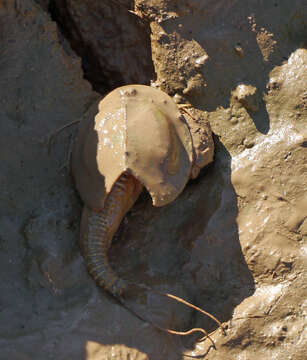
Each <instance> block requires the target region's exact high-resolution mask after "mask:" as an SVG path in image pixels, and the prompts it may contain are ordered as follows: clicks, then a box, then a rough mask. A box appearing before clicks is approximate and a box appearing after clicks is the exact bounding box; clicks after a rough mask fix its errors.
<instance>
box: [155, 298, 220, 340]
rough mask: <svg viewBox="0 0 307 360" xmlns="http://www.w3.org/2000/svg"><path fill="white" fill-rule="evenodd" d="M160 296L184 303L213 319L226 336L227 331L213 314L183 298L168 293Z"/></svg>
mask: <svg viewBox="0 0 307 360" xmlns="http://www.w3.org/2000/svg"><path fill="white" fill-rule="evenodd" d="M160 294H161V295H164V296H166V297H169V298H171V299H174V300H176V301H178V302H180V303H182V304H184V305H186V306H189V307H191V308H192V309H194V310H197V311H199V312H201V313H203V314H205V315H207V316H208V317H209V318H211V319H212V320H214V321H215V322H216V323H217V324H218V325H219V327H220V328H221V329H222V331H223V334H224V335H226V331H225V329H224V327H223V325H222V323H221V322H220V321H219V320H218V319H217V318H216V317H215V316H213V315H211V314H210V313H208V312H207V311H205V310H203V309H201V308H199V307H198V306H195V305H193V304H191V303H189V302H188V301H186V300H183V299H182V298H180V297H178V296H175V295H172V294H168V293H166V294H164V293H160Z"/></svg>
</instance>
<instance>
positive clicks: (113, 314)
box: [84, 139, 255, 360]
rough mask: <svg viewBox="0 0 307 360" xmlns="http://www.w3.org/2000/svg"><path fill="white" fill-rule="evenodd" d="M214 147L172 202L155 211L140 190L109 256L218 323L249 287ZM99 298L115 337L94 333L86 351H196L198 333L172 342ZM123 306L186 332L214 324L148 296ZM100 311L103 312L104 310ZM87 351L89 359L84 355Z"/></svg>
mask: <svg viewBox="0 0 307 360" xmlns="http://www.w3.org/2000/svg"><path fill="white" fill-rule="evenodd" d="M215 142H216V156H215V161H214V163H213V164H212V165H210V166H208V167H207V168H205V169H204V170H203V171H202V172H201V174H200V177H199V178H198V179H196V180H194V181H191V182H190V183H189V184H188V186H187V188H186V189H185V191H184V192H183V193H182V195H181V196H180V197H179V198H178V199H177V200H176V201H175V202H173V203H172V204H170V205H168V206H166V207H162V208H154V207H153V206H152V205H151V200H150V198H149V196H148V195H147V194H146V193H144V194H143V195H142V196H141V197H140V199H139V200H138V202H137V203H136V204H135V206H134V208H133V209H132V211H131V212H130V213H129V214H128V215H127V217H126V220H125V221H124V222H123V225H122V226H121V228H120V230H119V234H118V241H116V242H115V244H114V245H113V246H112V249H111V251H110V259H111V262H112V266H113V268H114V269H116V271H117V273H118V274H119V276H121V277H123V278H126V279H129V280H132V281H133V282H135V283H136V284H138V283H139V284H142V283H143V284H146V285H147V286H149V287H151V288H152V289H154V290H158V291H162V292H168V293H171V294H174V295H178V296H181V297H182V298H184V299H186V300H188V301H190V302H192V303H193V304H194V305H197V306H199V307H201V308H203V309H205V310H206V311H208V312H210V313H212V314H214V315H215V316H216V317H217V318H218V319H219V320H221V321H222V322H223V321H228V320H229V319H231V317H232V313H233V311H234V308H235V307H236V306H237V305H238V304H240V303H241V302H242V301H243V300H244V299H245V298H246V297H248V296H251V295H252V294H253V292H254V288H255V287H254V281H253V277H252V274H251V272H250V271H249V269H248V266H247V264H246V262H245V259H244V256H243V253H242V250H241V246H240V241H239V234H238V226H237V222H236V218H237V215H238V202H237V195H236V193H235V190H234V188H233V186H232V183H231V157H230V155H229V153H228V151H227V150H226V148H225V147H224V146H223V145H222V143H220V142H219V140H218V139H215ZM99 294H100V295H101V296H102V297H103V298H104V299H105V300H103V301H107V302H108V306H107V308H105V311H106V312H107V313H105V314H101V319H103V321H102V322H103V323H104V325H103V324H101V327H102V328H103V333H105V332H107V330H108V329H107V328H105V327H106V326H107V327H109V326H110V328H112V329H113V328H117V330H118V332H117V335H115V336H114V337H109V336H103V335H101V336H99V335H98V334H99V332H95V335H94V336H93V337H91V338H89V339H88V342H89V343H88V344H85V347H86V348H87V349H88V348H89V347H91V346H93V347H94V348H95V346H97V349H98V348H99V347H98V345H93V343H92V342H94V343H95V342H96V343H98V344H100V345H99V346H101V345H104V346H106V348H105V351H106V352H108V351H110V352H111V351H113V352H114V351H119V352H120V351H121V352H122V353H121V354H122V355H121V356H122V357H120V356H119V355H118V356H119V357H118V358H119V359H123V360H124V359H126V358H127V359H128V357H125V356H124V355H123V353H124V351H128V350H127V347H128V348H131V349H138V350H139V351H140V352H142V353H144V354H147V355H148V357H149V358H150V359H153V360H161V356H162V358H167V359H174V360H175V359H176V360H178V359H184V358H185V357H184V356H183V355H179V354H180V353H182V352H183V351H184V349H185V350H189V349H190V350H191V349H193V348H194V347H195V344H196V343H195V341H196V340H197V338H199V336H191V337H185V338H181V339H178V337H176V336H174V337H172V336H170V335H168V334H166V333H164V332H161V331H159V330H157V329H155V328H154V327H152V326H151V325H150V324H146V323H143V322H141V321H139V320H138V319H133V315H131V313H129V312H127V311H126V310H125V309H124V308H123V307H122V305H120V304H118V303H117V304H116V300H113V299H111V298H110V297H109V296H108V295H106V293H105V292H104V291H103V290H101V292H99ZM100 295H99V296H100ZM112 303H113V305H112ZM127 305H128V307H130V308H131V309H133V310H134V311H135V312H136V313H138V314H140V315H141V316H143V317H145V318H146V319H148V320H149V321H150V322H153V323H155V324H157V325H158V326H161V327H164V328H170V329H176V330H179V331H185V330H188V329H191V328H193V327H202V328H204V329H206V330H207V331H208V332H210V331H213V330H215V329H216V328H217V325H216V323H215V322H214V321H212V320H211V319H209V318H207V317H205V316H204V315H202V314H200V313H198V312H194V311H191V310H190V309H188V308H186V307H184V305H181V304H177V303H175V302H174V301H171V300H169V299H166V298H164V297H161V296H158V295H155V294H152V293H151V292H150V291H149V292H146V291H139V292H136V293H135V294H133V296H132V297H131V298H129V299H127ZM119 308H120V310H119ZM97 310H98V309H97ZM100 311H101V312H103V311H104V310H103V308H101V309H100ZM119 311H120V314H121V315H118V312H119ZM106 319H109V320H106ZM132 319H133V320H132ZM132 322H135V325H133V333H132V332H131V329H130V326H132V325H131V324H130V325H129V323H132ZM90 323H91V321H90ZM108 323H109V325H107V324H108ZM129 329H130V330H129ZM136 334H137V335H136ZM114 338H115V339H116V342H113V341H114ZM89 344H92V345H89ZM119 344H122V345H123V344H124V345H125V347H124V349H125V350H123V349H121V350H120V348H119V346H120V345H119ZM206 344H207V346H206V347H205V350H204V351H202V352H201V353H202V354H203V353H205V352H206V348H207V350H208V349H209V346H210V343H209V342H208V341H207V343H206ZM112 346H114V348H113V350H112ZM114 349H115V350H114ZM116 349H117V350H116ZM86 351H87V354H88V351H89V350H86ZM129 351H130V350H129ZM131 351H132V350H131ZM133 351H134V350H133ZM210 351H212V350H210ZM130 356H132V353H130ZM85 359H88V355H85V357H84V360H85ZM144 359H145V358H144Z"/></svg>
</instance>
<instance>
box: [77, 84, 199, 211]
mask: <svg viewBox="0 0 307 360" xmlns="http://www.w3.org/2000/svg"><path fill="white" fill-rule="evenodd" d="M192 162H193V144H192V139H191V134H190V131H189V128H188V125H187V123H186V121H185V119H184V117H183V116H181V114H180V112H179V110H178V107H177V105H176V103H175V102H174V101H173V100H172V98H170V97H169V96H168V95H167V94H165V93H163V92H162V91H160V90H157V89H154V88H151V87H150V86H145V85H128V86H123V87H120V88H117V89H115V90H113V91H112V92H111V93H110V94H108V95H107V96H106V97H105V98H104V99H103V100H102V101H101V102H100V103H99V113H98V114H97V115H96V117H95V121H93V119H89V120H87V121H84V123H83V124H81V127H80V129H79V135H78V138H77V141H76V143H75V147H74V151H73V159H72V169H73V173H74V177H75V180H76V185H77V188H78V190H79V193H80V195H81V197H82V199H83V201H84V202H85V204H86V205H87V206H88V207H90V208H92V209H95V210H99V209H102V208H103V205H104V201H105V198H106V196H107V195H108V194H109V192H110V191H111V188H112V186H113V184H114V183H115V181H116V180H117V179H118V178H119V176H120V175H121V174H122V173H123V172H124V171H128V172H130V173H131V174H133V175H134V176H135V177H136V178H137V179H138V180H139V181H140V182H141V183H142V184H143V185H144V186H145V187H146V188H147V190H148V191H149V193H150V194H151V196H152V200H153V204H154V205H155V206H163V205H166V204H168V203H170V202H171V201H173V200H174V199H175V198H176V197H177V196H178V195H179V194H180V192H181V191H182V190H183V188H184V186H185V184H186V183H187V181H188V179H189V177H190V173H191V165H192Z"/></svg>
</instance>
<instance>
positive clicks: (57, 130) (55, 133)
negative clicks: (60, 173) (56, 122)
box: [48, 120, 80, 150]
mask: <svg viewBox="0 0 307 360" xmlns="http://www.w3.org/2000/svg"><path fill="white" fill-rule="evenodd" d="M78 122H80V120H74V121H72V122H70V123H68V124H66V125H64V126H62V127H60V128H58V129H56V130H55V131H54V132H53V133H52V134H51V135H50V136H49V139H48V150H50V145H51V141H52V139H53V138H54V137H55V136H56V135H58V134H59V133H60V132H61V131H63V130H64V129H66V128H68V127H69V126H72V125H75V124H77V123H78Z"/></svg>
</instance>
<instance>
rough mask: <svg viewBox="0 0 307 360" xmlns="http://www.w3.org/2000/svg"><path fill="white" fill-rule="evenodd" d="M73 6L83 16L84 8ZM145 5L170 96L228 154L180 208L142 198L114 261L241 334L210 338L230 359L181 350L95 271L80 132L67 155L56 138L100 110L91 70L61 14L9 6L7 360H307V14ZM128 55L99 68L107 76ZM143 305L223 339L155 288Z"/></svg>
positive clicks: (166, 319) (4, 109)
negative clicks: (99, 283)
mask: <svg viewBox="0 0 307 360" xmlns="http://www.w3.org/2000/svg"><path fill="white" fill-rule="evenodd" d="M62 3H65V4H66V3H67V4H70V5H71V9H72V8H73V4H76V3H77V1H68V0H67V1H65V2H62ZM85 3H86V4H91V5H93V6H94V5H95V6H98V5H97V4H98V2H95V1H91V2H90V1H88V2H84V4H85ZM129 4H130V3H129ZM40 5H42V6H43V7H44V9H43V7H42V6H40ZM135 5H136V8H135V11H136V14H131V16H134V17H137V16H138V17H141V18H142V19H141V20H140V21H141V22H146V24H148V26H150V28H151V32H152V34H151V38H150V41H151V51H152V59H153V62H154V67H155V71H156V78H155V79H154V78H153V77H152V78H151V79H152V80H154V81H155V84H154V85H155V86H159V87H160V88H162V89H163V90H164V91H166V92H167V93H168V94H170V95H172V96H175V100H176V101H180V102H189V103H191V104H192V105H193V106H194V107H195V108H196V109H197V111H198V112H200V113H201V116H202V117H203V119H204V121H209V122H210V124H211V127H212V129H213V131H214V134H215V135H214V140H215V147H216V151H215V161H214V163H213V164H211V165H209V166H208V167H206V168H205V169H204V170H202V171H201V173H200V176H199V177H198V178H197V179H195V180H193V181H190V182H189V184H188V186H187V187H186V189H185V191H184V192H183V193H182V194H181V196H179V198H178V199H177V200H176V201H174V202H173V203H171V204H170V205H168V206H165V207H162V208H154V207H153V206H152V204H151V199H150V197H149V195H148V194H147V193H143V194H142V195H141V196H140V198H139V200H138V201H137V203H136V204H135V206H134V207H133V209H132V211H131V212H130V213H129V214H128V216H127V217H126V218H125V219H124V221H123V223H122V225H121V226H120V229H119V231H118V234H117V237H116V239H115V240H114V245H113V247H112V249H111V252H110V261H111V263H112V267H113V268H115V269H116V271H117V273H118V274H119V275H120V276H122V277H123V278H126V279H128V280H133V281H135V282H136V283H144V284H147V285H150V286H151V287H152V288H154V289H156V290H160V291H165V292H171V293H173V294H177V295H179V296H182V297H184V298H186V299H187V300H189V301H191V302H193V303H194V304H195V305H198V306H201V307H203V308H205V309H206V310H207V311H209V312H211V313H213V314H214V315H216V316H217V317H218V318H219V319H220V320H222V321H224V322H225V326H226V327H227V331H226V336H223V335H222V333H221V331H220V330H217V331H215V332H214V333H213V334H212V338H213V339H214V340H215V342H216V347H217V350H216V351H215V350H214V349H212V348H210V342H209V341H208V340H205V341H203V342H201V343H197V342H196V338H193V337H192V338H188V339H187V338H184V339H178V338H176V337H169V336H168V335H166V334H164V333H162V332H160V331H157V330H156V329H154V328H153V327H152V326H151V325H149V324H147V323H144V322H142V321H140V320H139V319H138V318H136V317H135V316H134V315H133V314H131V313H130V312H129V311H128V310H126V309H125V308H124V307H123V306H121V305H120V304H118V303H117V302H116V301H115V300H114V299H113V298H111V297H110V296H109V295H108V294H107V293H105V292H104V291H103V290H102V289H99V288H98V287H96V285H95V283H94V281H93V280H92V278H91V277H90V276H89V275H88V273H87V271H86V267H85V265H84V261H83V259H82V257H81V255H80V250H79V247H78V237H79V223H80V210H81V207H82V203H81V201H80V199H79V197H78V195H77V193H76V191H75V188H74V184H73V181H72V179H71V176H70V173H69V171H68V168H67V164H68V163H67V160H68V158H69V157H68V154H69V149H70V147H71V141H72V140H73V138H74V134H75V127H74V126H71V127H68V128H66V129H65V130H64V131H62V132H60V133H59V134H58V135H57V136H56V137H54V138H53V141H52V142H51V143H50V142H48V138H49V135H50V134H51V133H52V132H54V131H55V130H56V129H59V128H61V127H62V126H64V125H65V124H69V123H71V122H72V121H75V120H78V119H80V120H82V119H84V118H91V117H93V116H94V115H95V113H96V111H97V110H96V109H97V103H98V99H99V98H101V96H98V94H97V93H95V92H94V91H93V90H92V89H91V86H90V84H89V83H88V82H87V81H86V80H84V79H83V71H82V68H81V60H80V58H78V57H77V56H76V55H75V53H74V52H73V51H72V50H71V47H70V44H69V42H68V41H66V39H65V37H64V36H63V34H61V33H60V32H59V28H58V27H57V24H56V23H55V22H53V21H52V20H51V16H54V14H51V15H50V14H49V15H48V13H47V11H48V9H49V11H50V2H48V1H43V0H41V1H37V2H34V1H33V0H24V1H17V0H16V1H5V2H2V3H1V4H0V25H1V34H2V35H1V38H0V47H1V53H2V56H1V67H0V79H1V85H2V86H1V89H0V92H1V96H0V99H1V105H2V106H1V110H0V119H1V120H0V127H1V134H2V140H1V143H0V146H1V150H0V154H1V155H0V156H1V161H0V167H1V170H0V185H1V204H2V206H1V208H0V260H1V261H0V274H1V275H0V349H1V352H0V359H1V360H2V359H3V360H7V359H13V360H28V359H55V360H61V359H63V360H64V359H65V360H67V359H76V360H78V359H80V360H85V359H86V360H98V359H99V360H101V359H106V360H107V359H108V360H109V359H119V360H128V359H133V360H145V359H151V360H161V359H169V360H179V359H184V358H186V357H184V354H186V355H188V354H189V355H197V356H199V358H206V359H231V360H232V359H238V360H239V359H240V360H243V359H281V360H284V359H293V360H303V359H305V354H306V350H307V341H306V340H307V339H306V329H304V326H305V324H306V315H307V304H306V294H307V289H306V253H307V250H306V240H307V218H306V216H307V200H306V188H307V171H306V163H307V161H306V160H307V159H306V158H307V149H306V147H307V131H306V120H307V103H306V101H307V98H306V96H307V95H306V90H307V89H306V83H307V79H306V78H307V75H306V67H307V50H306V38H307V25H306V18H305V17H304V14H306V6H305V5H304V4H303V2H302V1H299V0H297V1H295V0H293V1H291V2H289V1H278V2H277V1H276V2H274V1H270V2H267V1H244V2H243V1H232V2H230V1H226V0H225V1H219V2H216V1H213V0H212V1H199V2H196V1H195V2H194V1H193V2H191V1H183V0H182V1H170V0H169V1H166V0H155V1H154V0H152V1H141V0H138V1H136V4H135ZM129 6H130V5H129ZM82 11H83V12H82V17H81V18H80V19H81V20H82V21H89V22H90V19H91V18H92V17H93V15H95V14H96V13H95V12H93V11H92V12H91V13H90V14H89V13H87V11H88V10H86V6H84V8H83V10H82ZM83 18H84V19H83ZM81 20H80V23H81ZM122 23H123V24H125V22H124V21H123V22H122ZM127 23H129V22H127ZM127 29H129V27H127ZM118 31H123V30H122V28H120V30H118ZM127 33H129V31H128V30H127ZM129 34H133V33H129ZM119 36H122V34H119ZM140 36H141V35H140ZM69 40H70V41H71V39H69ZM148 41H149V40H148ZM93 44H96V43H93ZM95 46H96V45H95ZM95 46H94V47H93V48H95ZM95 50H97V49H95ZM97 51H98V50H97ZM110 51H111V50H110ZM116 51H117V47H115V49H114V53H111V55H108V56H106V58H105V60H103V61H105V63H104V62H102V63H101V64H104V65H105V66H106V69H108V64H110V63H112V61H110V59H109V56H113V55H114V54H116ZM81 55H82V56H83V54H81ZM116 56H118V54H117V55H116ZM129 56H130V55H129ZM131 56H132V58H133V51H132V55H131ZM127 59H128V57H127ZM83 61H84V60H83ZM125 64H126V63H125ZM131 64H135V63H133V62H131V63H130V60H129V61H128V62H127V64H126V65H127V66H128V68H129V66H132V65H131ZM140 69H141V67H140ZM122 71H123V72H122ZM121 72H122V73H121ZM115 73H117V74H118V77H115V78H116V81H115V82H114V86H115V85H117V84H118V82H122V83H121V84H120V85H124V84H125V83H126V82H130V81H131V78H129V77H128V78H125V74H126V72H125V70H121V69H120V70H119V69H117V70H116V71H115V72H114V73H112V71H111V72H110V73H109V75H110V77H111V78H112V74H115ZM141 73H142V71H141ZM144 73H145V72H144ZM106 74H107V73H106ZM109 75H103V78H102V79H103V80H101V84H102V85H101V89H102V88H108V87H109V86H110V85H109V84H110V83H109V82H108V81H109V79H107V80H106V83H104V79H105V77H106V78H107V77H108V76H109ZM110 81H111V80H110ZM140 82H142V81H140ZM195 131H196V130H195ZM48 145H49V146H48ZM128 303H129V306H131V308H133V309H134V310H136V311H137V312H139V313H140V314H142V315H144V316H146V317H147V318H148V319H149V320H151V321H153V322H155V323H157V324H159V325H160V326H164V327H170V328H173V329H177V330H186V329H189V328H191V327H204V328H206V329H207V330H208V331H214V330H215V329H216V325H215V323H214V322H212V321H211V320H210V319H207V318H205V317H203V316H201V315H199V314H196V313H194V312H193V311H190V310H188V309H186V308H184V307H182V306H181V305H179V304H175V303H174V302H171V301H168V300H167V299H166V298H164V297H161V296H160V295H157V294H154V293H151V292H145V291H144V292H136V293H134V294H132V296H131V297H130V298H129V299H128ZM304 330H305V331H304Z"/></svg>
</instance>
